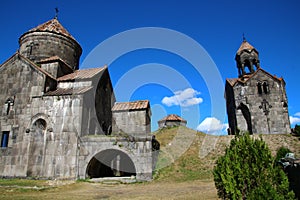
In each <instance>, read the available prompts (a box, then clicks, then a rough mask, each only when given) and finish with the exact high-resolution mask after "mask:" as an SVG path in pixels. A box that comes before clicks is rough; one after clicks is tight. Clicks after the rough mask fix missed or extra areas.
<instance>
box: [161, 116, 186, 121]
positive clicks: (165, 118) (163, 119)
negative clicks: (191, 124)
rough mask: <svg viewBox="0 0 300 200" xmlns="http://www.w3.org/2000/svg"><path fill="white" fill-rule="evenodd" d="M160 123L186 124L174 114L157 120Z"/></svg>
mask: <svg viewBox="0 0 300 200" xmlns="http://www.w3.org/2000/svg"><path fill="white" fill-rule="evenodd" d="M161 121H181V122H186V120H185V119H183V118H181V117H179V116H178V115H176V114H170V115H168V116H166V117H164V118H162V119H161V120H159V122H161Z"/></svg>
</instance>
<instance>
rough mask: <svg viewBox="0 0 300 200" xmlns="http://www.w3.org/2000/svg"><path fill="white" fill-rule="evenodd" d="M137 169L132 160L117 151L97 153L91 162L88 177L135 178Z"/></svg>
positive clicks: (110, 150)
mask: <svg viewBox="0 0 300 200" xmlns="http://www.w3.org/2000/svg"><path fill="white" fill-rule="evenodd" d="M135 175H136V169H135V166H134V163H133V162H132V160H131V158H130V157H129V156H128V155H127V154H126V153H124V152H122V151H120V150H116V149H107V150H104V151H101V152H99V153H97V154H96V155H95V156H94V157H93V158H92V159H91V160H90V162H89V164H88V166H87V169H86V176H87V177H89V178H103V177H122V176H135Z"/></svg>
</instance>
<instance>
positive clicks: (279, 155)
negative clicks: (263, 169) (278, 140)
mask: <svg viewBox="0 0 300 200" xmlns="http://www.w3.org/2000/svg"><path fill="white" fill-rule="evenodd" d="M287 153H291V150H289V149H288V148H286V147H280V148H279V149H278V150H277V153H276V156H275V162H278V161H279V160H280V159H281V158H284V157H285V155H286V154H287Z"/></svg>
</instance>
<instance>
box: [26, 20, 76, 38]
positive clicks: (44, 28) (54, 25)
mask: <svg viewBox="0 0 300 200" xmlns="http://www.w3.org/2000/svg"><path fill="white" fill-rule="evenodd" d="M31 32H52V33H56V34H59V35H63V36H66V37H69V38H72V39H73V40H75V39H74V38H73V36H72V35H71V34H70V33H69V32H68V31H67V30H66V29H65V28H64V27H63V26H62V25H61V24H60V23H59V21H58V20H57V19H56V18H54V19H51V20H49V21H47V22H45V23H43V24H41V25H38V26H37V27H35V28H33V29H30V30H29V31H28V32H27V33H31ZM24 34H26V33H24ZM75 41H76V40H75Z"/></svg>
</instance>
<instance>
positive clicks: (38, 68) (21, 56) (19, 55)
mask: <svg viewBox="0 0 300 200" xmlns="http://www.w3.org/2000/svg"><path fill="white" fill-rule="evenodd" d="M15 56H18V57H19V58H20V59H22V60H23V61H25V62H27V63H29V64H30V65H31V66H32V67H33V68H34V69H36V70H37V71H39V72H41V73H42V74H44V75H46V76H48V77H49V78H51V79H53V80H56V79H55V78H54V77H53V76H52V75H51V74H49V73H48V72H47V71H45V70H43V69H42V68H40V67H39V66H38V65H36V64H35V63H34V62H32V61H31V60H30V59H28V58H26V57H25V56H23V55H22V54H20V53H19V52H16V53H15V54H13V55H12V56H11V57H10V58H9V59H7V60H6V61H5V62H4V63H2V64H1V65H0V68H1V67H2V66H3V65H5V64H6V63H8V62H9V61H10V60H11V59H13V58H14V57H15Z"/></svg>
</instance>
